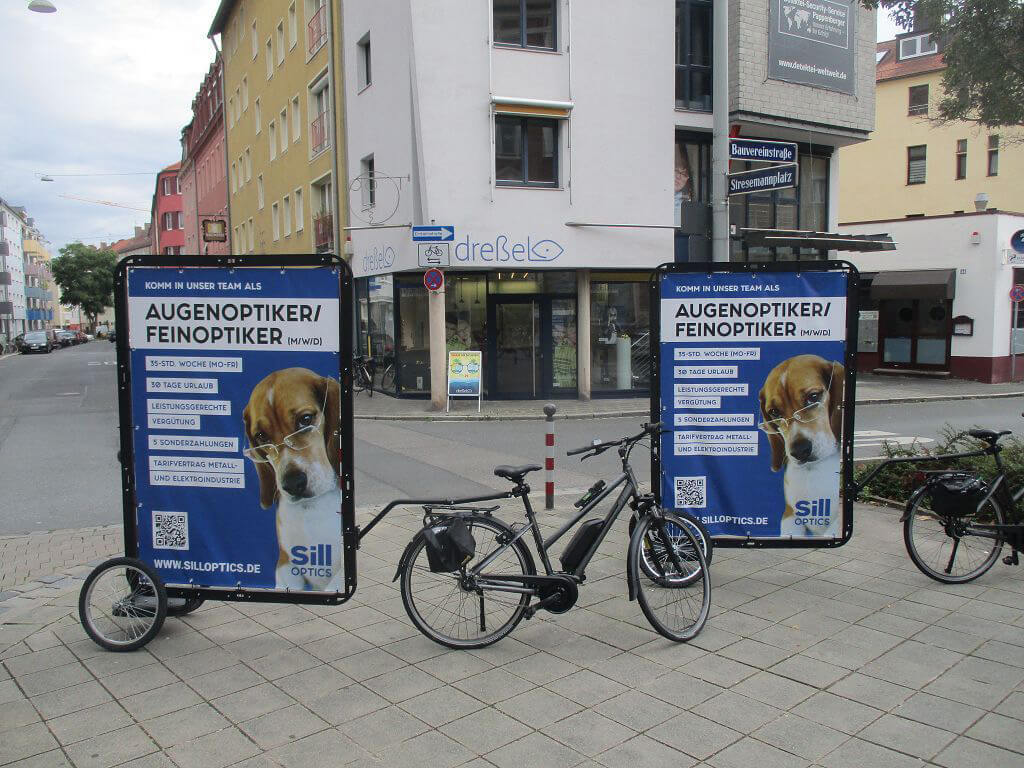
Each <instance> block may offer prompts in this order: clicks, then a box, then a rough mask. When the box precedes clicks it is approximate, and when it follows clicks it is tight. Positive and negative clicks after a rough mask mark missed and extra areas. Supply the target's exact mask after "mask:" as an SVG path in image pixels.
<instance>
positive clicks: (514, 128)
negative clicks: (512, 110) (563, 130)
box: [494, 115, 558, 187]
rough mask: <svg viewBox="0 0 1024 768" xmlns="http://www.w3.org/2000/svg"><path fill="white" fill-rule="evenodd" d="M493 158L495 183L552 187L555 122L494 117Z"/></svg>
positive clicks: (555, 157) (555, 158)
mask: <svg viewBox="0 0 1024 768" xmlns="http://www.w3.org/2000/svg"><path fill="white" fill-rule="evenodd" d="M494 155H495V157H494V160H495V163H494V166H495V178H496V179H497V183H498V184H501V185H530V186H547V187H553V186H556V185H557V183H558V121H556V120H548V119H540V118H534V117H511V116H506V115H498V116H496V117H495V118H494Z"/></svg>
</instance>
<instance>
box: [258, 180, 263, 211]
mask: <svg viewBox="0 0 1024 768" xmlns="http://www.w3.org/2000/svg"><path fill="white" fill-rule="evenodd" d="M256 205H257V206H258V207H259V209H260V210H261V211H262V210H263V174H262V173H261V174H260V175H259V176H257V177H256Z"/></svg>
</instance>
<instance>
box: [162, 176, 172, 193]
mask: <svg viewBox="0 0 1024 768" xmlns="http://www.w3.org/2000/svg"><path fill="white" fill-rule="evenodd" d="M163 187H164V194H165V195H169V194H171V179H170V177H168V176H165V177H164V182H163Z"/></svg>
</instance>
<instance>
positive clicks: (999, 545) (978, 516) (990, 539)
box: [903, 493, 1003, 584]
mask: <svg viewBox="0 0 1024 768" xmlns="http://www.w3.org/2000/svg"><path fill="white" fill-rule="evenodd" d="M927 496H928V495H927V494H926V493H923V494H921V495H920V496H919V497H918V498H917V499H916V500H915V501H914V504H913V507H912V508H911V511H910V514H909V515H908V516H907V519H906V520H905V521H904V523H903V541H904V543H905V544H906V546H907V554H909V555H910V559H911V560H913V562H914V565H916V566H917V567H918V570H920V571H921V573H923V574H924V575H925V576H929V577H931V578H933V579H935V580H936V581H941V582H944V583H946V584H963V583H964V582H968V581H971V580H973V579H976V578H978V577H979V576H981V574H983V573H985V571H987V570H988V569H989V568H991V567H992V566H993V564H994V563H995V562H996V560H997V559H998V557H999V553H1000V552H1001V551H1002V549H1003V539H1002V535H1001V534H999V533H996V532H994V531H989V532H988V533H990V534H991V535H990V536H980V535H977V534H972V533H971V526H978V525H1002V524H1003V512H1002V510H1001V509H1000V508H999V505H998V503H996V501H995V499H989V500H988V501H986V502H985V504H984V506H983V507H982V508H981V510H980V511H979V512H975V513H971V514H969V515H963V516H958V517H955V518H945V517H942V516H939V515H937V514H936V513H935V512H933V511H932V510H930V509H928V507H927V506H926V502H927Z"/></svg>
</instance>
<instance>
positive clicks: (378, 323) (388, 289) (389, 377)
mask: <svg viewBox="0 0 1024 768" xmlns="http://www.w3.org/2000/svg"><path fill="white" fill-rule="evenodd" d="M356 303H357V306H358V312H359V335H358V338H357V341H356V345H357V348H358V353H359V354H362V355H366V356H367V357H369V358H371V359H372V360H373V361H374V365H373V373H374V387H375V388H377V389H381V390H383V391H386V392H395V391H396V386H397V383H396V379H397V376H396V375H395V371H396V368H395V363H396V359H395V290H394V278H393V277H392V276H391V275H378V276H376V277H368V278H363V279H361V280H358V281H356Z"/></svg>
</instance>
